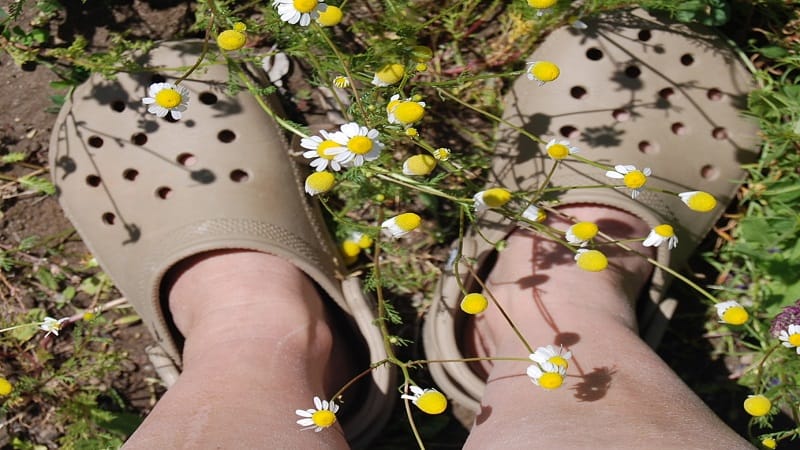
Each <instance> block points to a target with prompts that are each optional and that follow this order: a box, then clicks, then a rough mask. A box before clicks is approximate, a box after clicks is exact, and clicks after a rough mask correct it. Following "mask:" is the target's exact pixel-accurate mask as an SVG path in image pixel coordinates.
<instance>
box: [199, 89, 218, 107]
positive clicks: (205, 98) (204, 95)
mask: <svg viewBox="0 0 800 450" xmlns="http://www.w3.org/2000/svg"><path fill="white" fill-rule="evenodd" d="M197 98H198V99H200V103H202V104H204V105H213V104H214V103H217V96H216V95H214V94H213V93H211V92H201V93H200V95H199V96H197Z"/></svg>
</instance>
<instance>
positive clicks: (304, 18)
mask: <svg viewBox="0 0 800 450" xmlns="http://www.w3.org/2000/svg"><path fill="white" fill-rule="evenodd" d="M272 6H274V7H277V8H278V14H279V15H280V16H281V20H282V21H284V22H286V23H289V24H291V25H294V24H297V23H299V24H300V26H302V27H307V26H308V25H309V24H310V23H311V21H312V20H317V18H319V15H320V14H321V13H323V12H324V11H325V10H326V9H327V6H328V5H326V4H325V0H272Z"/></svg>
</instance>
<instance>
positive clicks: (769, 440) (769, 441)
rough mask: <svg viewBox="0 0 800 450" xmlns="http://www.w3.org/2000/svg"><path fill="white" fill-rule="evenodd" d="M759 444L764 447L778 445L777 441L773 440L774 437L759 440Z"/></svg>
mask: <svg viewBox="0 0 800 450" xmlns="http://www.w3.org/2000/svg"><path fill="white" fill-rule="evenodd" d="M761 445H763V446H764V447H766V448H776V447H777V446H778V442H777V441H776V440H775V438H771V437H766V438H764V439H762V440H761Z"/></svg>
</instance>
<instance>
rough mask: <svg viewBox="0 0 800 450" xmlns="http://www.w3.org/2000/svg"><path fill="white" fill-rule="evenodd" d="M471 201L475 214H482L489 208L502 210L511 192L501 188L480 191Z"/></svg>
mask: <svg viewBox="0 0 800 450" xmlns="http://www.w3.org/2000/svg"><path fill="white" fill-rule="evenodd" d="M472 199H473V200H474V201H475V212H483V211H486V210H487V209H490V208H502V207H503V206H504V205H505V204H506V203H508V202H509V201H510V200H511V192H510V191H509V190H508V189H503V188H491V189H487V190H485V191H480V192H478V193H477V194H475V195H474V196H473V197H472Z"/></svg>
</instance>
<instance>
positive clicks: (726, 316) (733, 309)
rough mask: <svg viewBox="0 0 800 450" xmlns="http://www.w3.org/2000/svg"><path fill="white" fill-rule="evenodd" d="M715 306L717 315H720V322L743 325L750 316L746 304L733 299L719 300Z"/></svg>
mask: <svg viewBox="0 0 800 450" xmlns="http://www.w3.org/2000/svg"><path fill="white" fill-rule="evenodd" d="M714 307H715V308H717V316H719V320H720V322H723V323H727V324H730V325H742V324H744V323H745V322H747V319H749V318H750V315H749V314H747V310H746V309H744V306H742V305H740V304H739V303H738V302H736V301H733V300H729V301H727V302H719V303H717V304H716V305H714Z"/></svg>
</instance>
